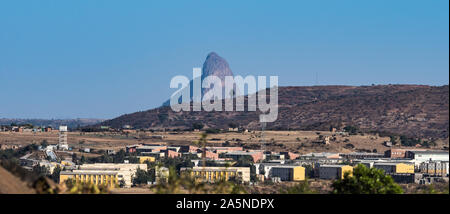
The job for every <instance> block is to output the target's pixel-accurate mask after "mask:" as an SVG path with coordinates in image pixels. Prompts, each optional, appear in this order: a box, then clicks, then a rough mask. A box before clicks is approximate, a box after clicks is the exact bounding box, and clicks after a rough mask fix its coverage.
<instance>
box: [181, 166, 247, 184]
mask: <svg viewBox="0 0 450 214" xmlns="http://www.w3.org/2000/svg"><path fill="white" fill-rule="evenodd" d="M181 171H184V172H189V173H190V175H191V176H193V177H194V178H195V179H196V180H197V181H201V182H211V183H213V182H216V181H220V180H225V181H228V180H231V179H236V180H238V181H241V182H250V167H193V168H181Z"/></svg>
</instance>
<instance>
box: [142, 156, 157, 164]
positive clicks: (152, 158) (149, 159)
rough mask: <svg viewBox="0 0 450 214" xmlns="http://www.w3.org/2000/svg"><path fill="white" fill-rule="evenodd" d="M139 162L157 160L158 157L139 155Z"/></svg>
mask: <svg viewBox="0 0 450 214" xmlns="http://www.w3.org/2000/svg"><path fill="white" fill-rule="evenodd" d="M138 158H139V163H141V164H143V163H145V162H147V161H148V162H155V161H156V158H155V157H154V156H138Z"/></svg>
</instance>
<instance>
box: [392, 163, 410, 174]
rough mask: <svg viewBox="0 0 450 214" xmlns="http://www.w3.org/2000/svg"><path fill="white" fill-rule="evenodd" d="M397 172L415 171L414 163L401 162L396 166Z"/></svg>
mask: <svg viewBox="0 0 450 214" xmlns="http://www.w3.org/2000/svg"><path fill="white" fill-rule="evenodd" d="M395 173H414V164H404V163H399V164H397V165H396V167H395Z"/></svg>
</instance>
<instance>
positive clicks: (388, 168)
mask: <svg viewBox="0 0 450 214" xmlns="http://www.w3.org/2000/svg"><path fill="white" fill-rule="evenodd" d="M373 167H374V168H377V169H382V170H384V172H385V173H386V174H393V173H396V174H411V173H414V164H406V163H374V164H373Z"/></svg>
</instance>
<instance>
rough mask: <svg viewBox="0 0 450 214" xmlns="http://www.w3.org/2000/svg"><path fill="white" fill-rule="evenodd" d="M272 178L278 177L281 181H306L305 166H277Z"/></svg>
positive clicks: (273, 170)
mask: <svg viewBox="0 0 450 214" xmlns="http://www.w3.org/2000/svg"><path fill="white" fill-rule="evenodd" d="M270 174H271V176H270V177H272V178H275V177H278V178H280V180H281V181H304V180H305V167H302V166H275V167H272V171H271V173H270Z"/></svg>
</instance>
